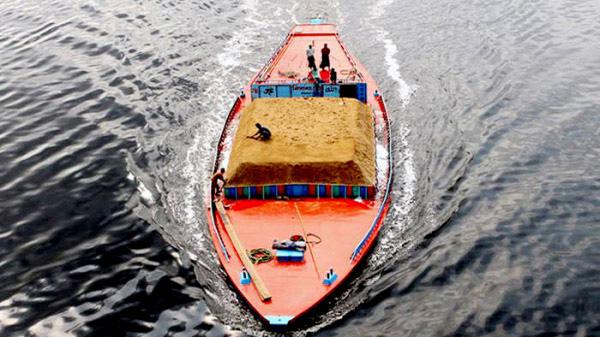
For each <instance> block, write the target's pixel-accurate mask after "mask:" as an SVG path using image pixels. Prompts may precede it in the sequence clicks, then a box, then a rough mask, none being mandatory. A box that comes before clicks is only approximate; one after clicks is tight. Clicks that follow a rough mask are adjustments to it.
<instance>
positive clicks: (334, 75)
mask: <svg viewBox="0 0 600 337" xmlns="http://www.w3.org/2000/svg"><path fill="white" fill-rule="evenodd" d="M329 78H330V79H331V83H336V82H337V72H336V71H335V68H331V73H330V74H329Z"/></svg>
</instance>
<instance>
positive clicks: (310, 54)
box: [306, 44, 317, 70]
mask: <svg viewBox="0 0 600 337" xmlns="http://www.w3.org/2000/svg"><path fill="white" fill-rule="evenodd" d="M306 59H307V60H308V67H309V68H311V69H314V70H317V65H316V64H315V50H314V49H313V47H312V45H310V44H309V45H308V49H307V50H306Z"/></svg>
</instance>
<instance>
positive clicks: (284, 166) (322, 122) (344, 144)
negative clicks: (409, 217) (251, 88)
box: [227, 97, 375, 186]
mask: <svg viewBox="0 0 600 337" xmlns="http://www.w3.org/2000/svg"><path fill="white" fill-rule="evenodd" d="M256 123H260V124H262V125H263V126H265V127H267V128H268V129H269V130H271V133H272V138H271V140H269V141H259V140H253V139H249V138H247V136H250V135H252V134H254V133H255V132H256V130H257V129H256V127H255V124H256ZM227 176H228V183H227V185H228V186H249V185H272V184H294V183H320V184H344V185H363V186H364V185H367V186H371V185H374V184H375V142H374V131H373V115H372V113H371V111H370V109H369V107H368V106H367V105H366V104H363V103H361V102H360V101H358V100H356V99H353V98H322V97H311V98H261V99H256V100H254V101H253V102H252V103H251V104H250V105H249V106H248V107H246V108H245V109H244V111H243V112H242V115H241V118H240V123H239V127H238V129H237V133H236V135H235V139H234V142H233V148H232V152H231V157H230V159H229V165H228V168H227Z"/></svg>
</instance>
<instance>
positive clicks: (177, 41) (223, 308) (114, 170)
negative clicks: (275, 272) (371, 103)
mask: <svg viewBox="0 0 600 337" xmlns="http://www.w3.org/2000/svg"><path fill="white" fill-rule="evenodd" d="M315 14H320V15H323V16H326V17H327V18H328V19H329V21H330V22H335V23H337V24H338V25H339V30H340V34H341V36H342V39H343V40H344V41H345V43H346V44H347V46H348V47H349V49H350V50H351V51H352V52H353V53H354V54H355V55H356V56H357V57H358V58H359V59H360V60H361V61H362V63H364V64H365V65H366V66H367V67H368V68H369V70H370V71H371V73H372V75H373V76H374V77H375V78H376V79H377V80H378V81H379V84H380V87H381V88H382V91H383V95H384V96H385V98H386V100H387V103H388V109H389V110H390V113H391V116H392V120H393V124H392V132H393V134H394V139H393V144H394V153H393V156H394V160H395V167H394V173H395V177H396V178H395V182H394V193H393V205H392V208H391V212H390V214H389V217H388V218H387V220H386V224H385V227H384V228H383V230H382V233H381V235H380V237H379V241H378V243H377V245H376V247H375V249H374V251H373V254H372V255H371V256H370V257H369V260H368V262H367V264H366V265H365V269H364V270H363V271H362V272H360V273H358V274H357V275H356V277H355V279H353V280H352V282H350V283H349V284H348V285H347V286H346V287H345V288H344V290H343V291H341V292H340V293H339V294H338V295H337V296H336V297H335V298H333V299H331V300H330V301H329V302H328V304H327V305H326V307H325V308H324V309H322V310H321V311H319V312H318V313H316V314H314V315H312V316H311V317H309V318H308V319H307V320H305V321H304V322H303V323H302V325H301V326H300V327H298V328H296V330H294V331H292V332H291V334H292V335H298V336H302V335H306V334H309V335H317V336H504V335H512V336H555V335H564V336H600V277H599V276H598V275H600V274H599V269H600V268H599V266H600V227H599V225H600V169H599V168H598V165H599V164H600V114H599V110H600V20H599V19H598V18H599V17H600V2H598V1H597V0H570V1H569V0H553V1H535V0H504V1H480V0H465V1H446V0H420V1H417V0H405V1H386V0H380V1H341V0H338V1H313V0H307V1H301V2H295V1H291V0H280V1H274V0H269V1H258V0H237V1H228V2H222V1H203V0H189V1H183V0H151V1H150V0H149V1H143V0H119V1H117V0H77V1H76V0H73V1H66V0H63V1H58V0H54V1H37V0H4V1H2V3H0V52H1V53H0V55H1V59H0V63H1V65H0V214H1V216H0V336H111V337H116V336H178V337H182V336H202V335H206V336H222V335H234V336H237V335H245V334H247V335H265V336H270V335H272V334H273V333H272V332H268V331H264V330H263V327H262V326H261V324H260V323H259V322H257V320H256V319H255V318H254V316H253V315H252V314H251V313H250V312H249V311H248V310H247V308H246V307H245V306H244V305H243V304H241V303H240V302H239V299H238V297H237V295H236V294H235V292H234V291H233V290H232V288H231V287H230V286H229V285H228V284H227V282H226V280H225V275H224V273H223V272H222V271H221V270H220V269H219V265H218V263H217V260H216V256H215V252H214V249H213V246H212V243H211V241H210V240H209V236H208V230H207V227H206V220H205V210H204V204H203V200H205V199H204V198H205V195H206V181H207V179H208V177H209V175H210V169H211V162H212V160H213V156H214V147H215V144H216V142H217V139H218V136H219V133H220V131H221V127H222V125H223V122H224V119H225V116H226V112H227V111H228V109H229V108H230V106H231V104H232V103H233V99H234V97H235V94H236V93H237V92H238V90H239V88H240V87H241V86H242V85H243V84H244V83H246V82H247V81H248V80H249V79H250V78H251V76H252V75H253V74H254V73H255V72H256V71H257V70H258V69H259V68H260V67H261V66H262V65H263V64H264V63H265V62H266V61H267V60H268V59H269V57H270V56H271V53H272V52H273V51H274V50H275V48H276V47H277V46H278V45H279V43H281V41H282V39H283V38H284V36H285V34H286V32H287V31H288V29H289V28H290V26H291V24H293V23H295V22H303V21H305V20H306V18H307V17H310V16H312V15H315Z"/></svg>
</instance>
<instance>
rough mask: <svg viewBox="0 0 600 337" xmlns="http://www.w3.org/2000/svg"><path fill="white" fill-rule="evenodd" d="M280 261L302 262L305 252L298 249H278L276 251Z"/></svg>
mask: <svg viewBox="0 0 600 337" xmlns="http://www.w3.org/2000/svg"><path fill="white" fill-rule="evenodd" d="M275 256H276V257H277V261H279V262H302V261H304V252H301V251H297V250H287V249H277V251H276V252H275Z"/></svg>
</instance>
